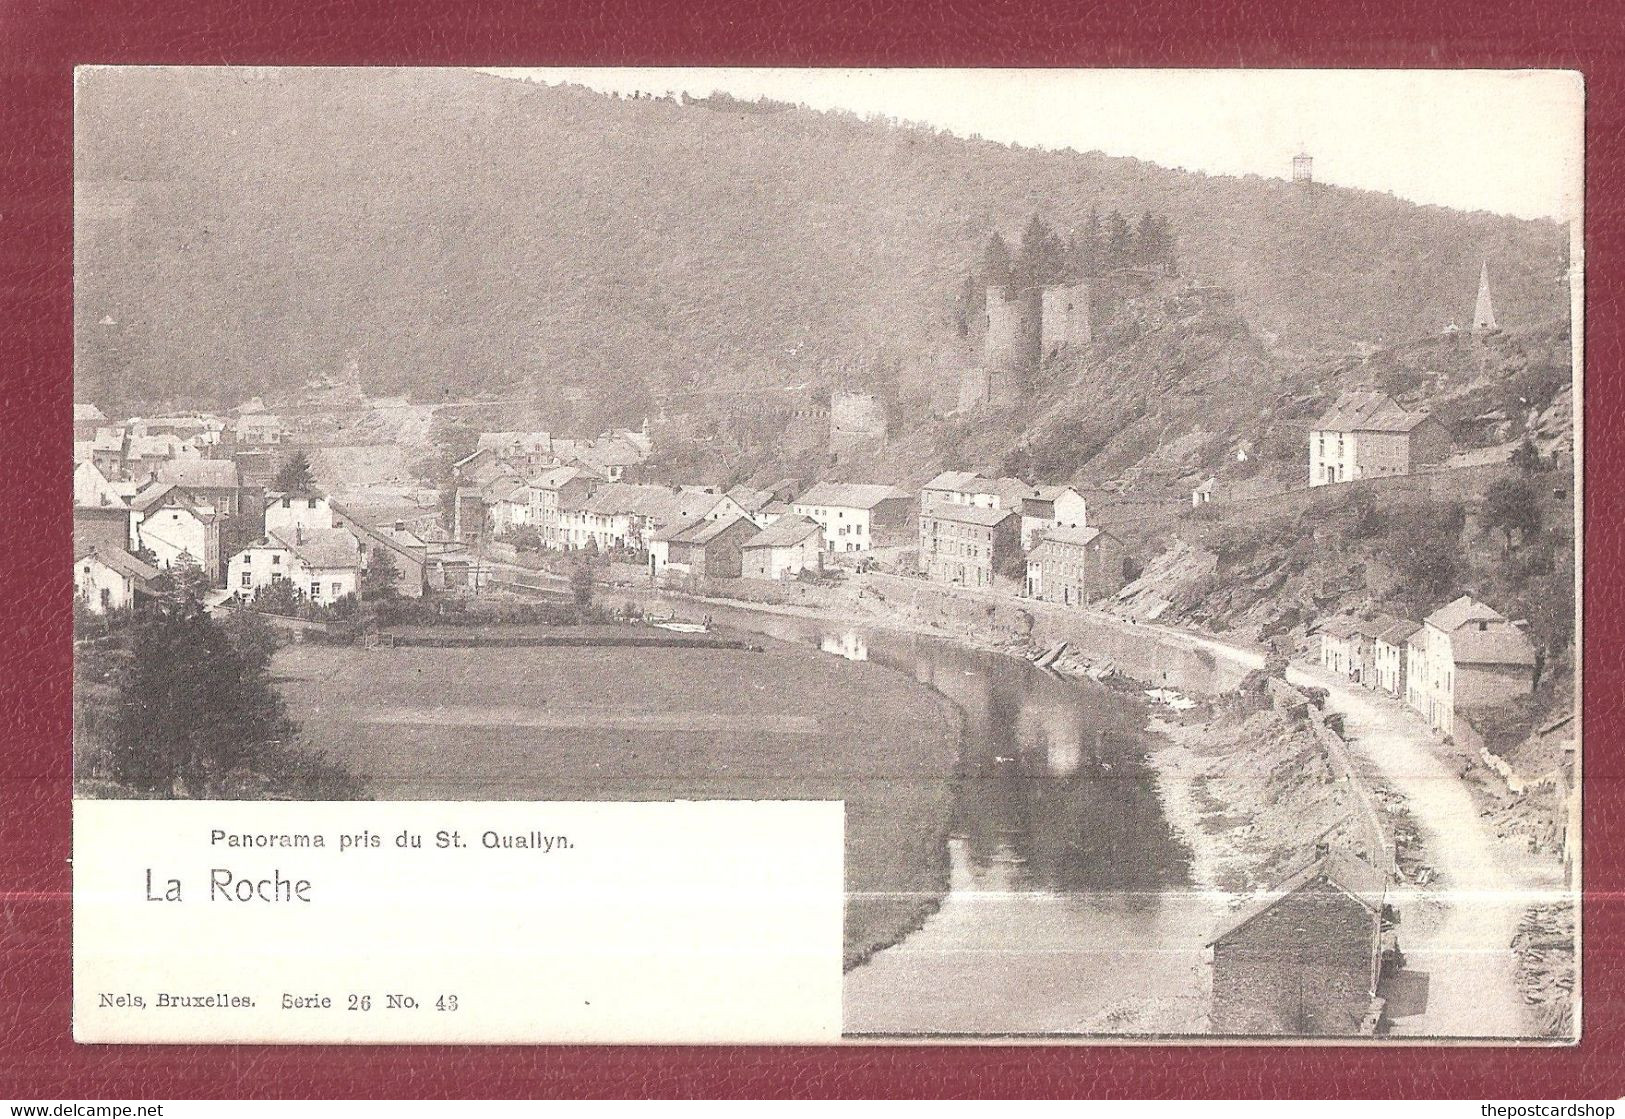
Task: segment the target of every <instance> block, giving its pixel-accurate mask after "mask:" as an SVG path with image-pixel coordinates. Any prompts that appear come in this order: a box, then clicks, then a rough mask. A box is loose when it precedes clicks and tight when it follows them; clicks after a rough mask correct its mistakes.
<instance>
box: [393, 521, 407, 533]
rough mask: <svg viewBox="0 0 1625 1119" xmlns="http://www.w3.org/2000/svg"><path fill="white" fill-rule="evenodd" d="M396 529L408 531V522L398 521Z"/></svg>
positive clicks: (397, 530)
mask: <svg viewBox="0 0 1625 1119" xmlns="http://www.w3.org/2000/svg"><path fill="white" fill-rule="evenodd" d="M395 531H396V532H405V531H406V522H405V521H396V522H395Z"/></svg>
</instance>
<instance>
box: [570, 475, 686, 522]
mask: <svg viewBox="0 0 1625 1119" xmlns="http://www.w3.org/2000/svg"><path fill="white" fill-rule="evenodd" d="M582 509H584V510H585V511H586V512H588V513H596V514H598V515H600V516H614V515H616V514H618V513H624V514H627V515H629V516H635V517H652V518H661V517H669V516H672V515H674V514H675V513H676V510H677V495H676V494H674V493H672V491H671V490H668V489H667V488H666V487H665V486H655V485H638V484H634V483H631V482H612V483H610V484H609V485H605V486H599V487H598V488H597V489H596V490H594V491H593V494H592V496H591V497H589V498H587V500H586V502H585V503H584V504H583V505H582Z"/></svg>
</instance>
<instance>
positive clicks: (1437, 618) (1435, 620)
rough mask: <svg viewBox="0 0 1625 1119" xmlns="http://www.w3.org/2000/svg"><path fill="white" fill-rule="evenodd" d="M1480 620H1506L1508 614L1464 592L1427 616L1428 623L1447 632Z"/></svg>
mask: <svg viewBox="0 0 1625 1119" xmlns="http://www.w3.org/2000/svg"><path fill="white" fill-rule="evenodd" d="M1478 621H1486V622H1504V621H1506V616H1505V615H1503V614H1500V613H1498V612H1496V611H1495V610H1493V609H1491V608H1490V607H1488V606H1485V605H1484V604H1483V603H1482V602H1478V601H1476V600H1475V599H1474V598H1473V597H1472V596H1471V595H1465V594H1464V595H1462V596H1461V597H1460V598H1458V599H1456V600H1455V601H1453V602H1447V603H1446V604H1445V605H1443V606H1441V607H1439V608H1438V609H1437V610H1435V611H1434V612H1433V613H1431V614H1429V615H1428V617H1427V623H1428V625H1430V626H1432V627H1433V628H1434V629H1440V630H1443V631H1444V632H1445V633H1453V632H1455V631H1456V630H1458V629H1460V628H1461V627H1462V626H1464V625H1466V624H1467V623H1468V622H1478Z"/></svg>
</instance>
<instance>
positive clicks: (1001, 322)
mask: <svg viewBox="0 0 1625 1119" xmlns="http://www.w3.org/2000/svg"><path fill="white" fill-rule="evenodd" d="M1092 338H1093V330H1092V328H1091V325H1090V312H1089V288H1088V285H1086V284H1082V283H1077V284H1063V285H1058V286H1055V287H1048V288H1043V289H1037V288H1029V289H1027V290H1025V291H1022V292H1020V293H1019V294H1017V295H1015V296H1013V297H1011V296H1007V295H1006V293H1005V290H1004V289H1003V288H1002V287H997V286H991V287H989V288H988V289H987V333H986V335H984V336H983V338H982V364H981V366H980V368H977V369H972V370H969V371H968V372H967V373H966V374H965V376H964V377H963V378H962V379H961V382H960V386H959V410H960V411H962V412H964V411H970V410H972V409H974V408H976V407H979V406H981V405H983V404H989V403H999V402H1007V401H1010V400H1013V399H1015V398H1016V397H1018V396H1019V395H1020V394H1021V393H1022V391H1023V390H1025V389H1026V388H1027V386H1028V385H1030V384H1031V382H1032V377H1033V375H1034V374H1035V373H1037V372H1038V369H1039V366H1041V365H1042V364H1043V362H1044V360H1045V359H1046V358H1049V357H1053V356H1055V354H1056V353H1058V352H1059V351H1060V350H1061V349H1063V348H1064V347H1067V346H1081V345H1087V344H1088V343H1089V342H1090V341H1091V339H1092Z"/></svg>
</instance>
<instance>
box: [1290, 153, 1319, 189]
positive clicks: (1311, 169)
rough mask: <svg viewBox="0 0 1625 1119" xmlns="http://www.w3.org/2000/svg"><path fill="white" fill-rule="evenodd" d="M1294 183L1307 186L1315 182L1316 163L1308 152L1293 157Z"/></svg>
mask: <svg viewBox="0 0 1625 1119" xmlns="http://www.w3.org/2000/svg"><path fill="white" fill-rule="evenodd" d="M1292 181H1293V182H1295V183H1303V184H1304V185H1305V186H1307V185H1308V184H1310V183H1312V182H1314V181H1315V161H1314V157H1312V156H1311V155H1310V154H1309V153H1308V152H1303V151H1301V152H1299V153H1298V154H1297V155H1295V156H1293V157H1292Z"/></svg>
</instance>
